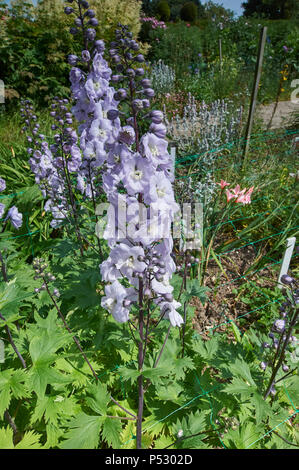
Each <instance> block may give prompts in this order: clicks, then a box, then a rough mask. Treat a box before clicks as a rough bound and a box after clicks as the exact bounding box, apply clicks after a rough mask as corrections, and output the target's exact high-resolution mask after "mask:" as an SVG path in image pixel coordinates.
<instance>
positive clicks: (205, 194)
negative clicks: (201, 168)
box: [175, 172, 218, 207]
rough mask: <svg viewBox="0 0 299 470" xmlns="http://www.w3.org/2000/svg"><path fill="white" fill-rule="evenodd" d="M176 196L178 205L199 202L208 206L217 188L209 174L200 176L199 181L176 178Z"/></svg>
mask: <svg viewBox="0 0 299 470" xmlns="http://www.w3.org/2000/svg"><path fill="white" fill-rule="evenodd" d="M175 189H176V195H177V198H178V200H179V201H180V203H184V202H185V203H187V202H188V203H197V202H200V203H202V204H204V205H205V207H208V206H209V203H211V202H212V200H213V198H214V195H215V192H216V191H217V190H218V186H217V184H216V183H215V181H214V179H213V175H212V173H211V172H207V173H205V174H203V175H201V177H200V180H198V179H194V178H192V177H191V176H188V177H187V178H177V180H176V181H175Z"/></svg>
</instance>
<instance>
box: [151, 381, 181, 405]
mask: <svg viewBox="0 0 299 470" xmlns="http://www.w3.org/2000/svg"><path fill="white" fill-rule="evenodd" d="M183 390H184V387H183V386H181V385H179V384H178V383H176V382H169V383H166V384H162V385H161V386H156V396H157V398H158V399H159V400H166V401H168V400H169V401H172V402H174V403H178V402H180V401H181V399H180V398H179V395H180V393H182V391H183Z"/></svg>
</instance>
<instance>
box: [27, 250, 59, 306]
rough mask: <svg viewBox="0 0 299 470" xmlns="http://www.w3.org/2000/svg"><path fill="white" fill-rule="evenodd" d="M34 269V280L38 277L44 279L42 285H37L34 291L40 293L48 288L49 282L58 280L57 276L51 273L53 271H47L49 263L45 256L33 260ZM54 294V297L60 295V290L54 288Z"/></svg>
mask: <svg viewBox="0 0 299 470" xmlns="http://www.w3.org/2000/svg"><path fill="white" fill-rule="evenodd" d="M32 265H33V269H34V271H35V276H34V280H35V281H36V280H37V279H42V281H43V284H42V285H41V287H37V288H35V289H34V292H35V293H36V294H38V293H39V292H42V291H43V290H47V287H48V284H49V283H50V282H53V281H56V277H55V276H54V275H53V274H52V273H51V272H49V271H48V272H46V270H47V268H48V264H47V263H46V262H45V260H44V258H35V259H34V260H33V263H32ZM53 296H54V297H57V298H58V297H60V293H59V290H58V289H56V288H54V289H53Z"/></svg>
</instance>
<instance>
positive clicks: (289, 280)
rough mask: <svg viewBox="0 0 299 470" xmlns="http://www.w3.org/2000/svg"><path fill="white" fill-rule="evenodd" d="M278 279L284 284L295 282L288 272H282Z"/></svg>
mask: <svg viewBox="0 0 299 470" xmlns="http://www.w3.org/2000/svg"><path fill="white" fill-rule="evenodd" d="M280 280H281V282H282V283H283V284H286V285H289V284H293V282H295V280H294V278H293V277H291V276H289V275H288V274H284V275H283V276H281V278H280Z"/></svg>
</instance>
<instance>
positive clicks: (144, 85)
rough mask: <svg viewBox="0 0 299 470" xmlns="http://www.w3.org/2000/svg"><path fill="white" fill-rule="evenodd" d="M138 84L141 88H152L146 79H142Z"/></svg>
mask: <svg viewBox="0 0 299 470" xmlns="http://www.w3.org/2000/svg"><path fill="white" fill-rule="evenodd" d="M140 83H141V85H142V86H143V88H151V86H152V82H151V81H150V80H149V79H148V78H143V79H142V80H141V82H140Z"/></svg>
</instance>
